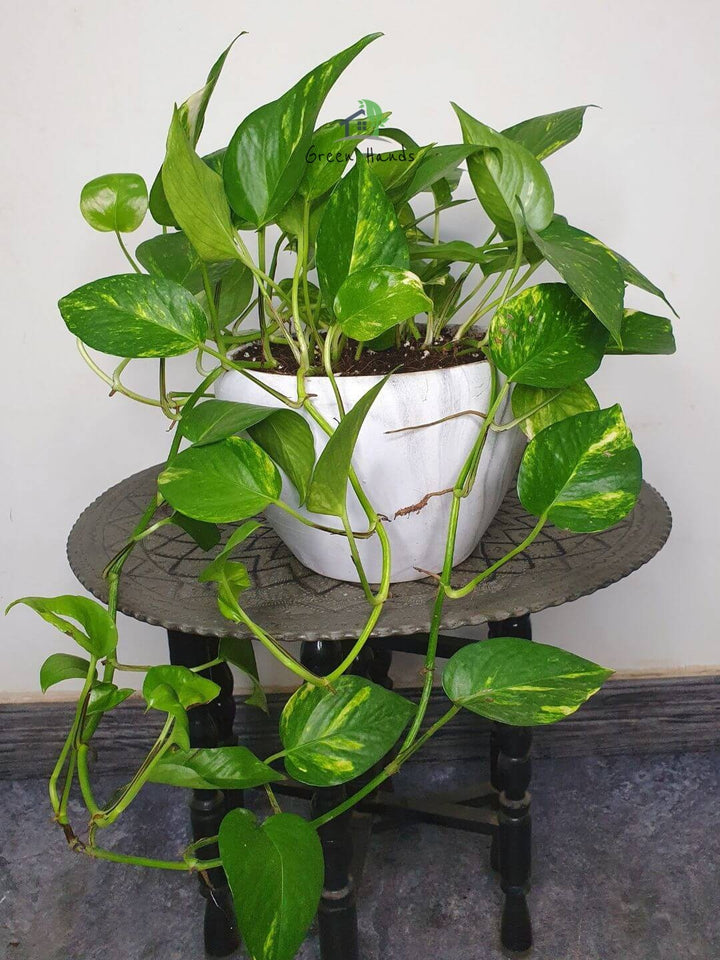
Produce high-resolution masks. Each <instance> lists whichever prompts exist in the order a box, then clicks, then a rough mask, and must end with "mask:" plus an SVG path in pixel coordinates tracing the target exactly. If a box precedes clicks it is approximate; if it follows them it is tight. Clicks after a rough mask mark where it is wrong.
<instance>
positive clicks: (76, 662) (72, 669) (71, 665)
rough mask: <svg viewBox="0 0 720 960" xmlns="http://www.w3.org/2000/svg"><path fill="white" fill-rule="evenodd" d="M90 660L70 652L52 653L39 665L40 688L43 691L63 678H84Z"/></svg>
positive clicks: (60, 681)
mask: <svg viewBox="0 0 720 960" xmlns="http://www.w3.org/2000/svg"><path fill="white" fill-rule="evenodd" d="M89 669H90V661H89V660H85V659H84V658H83V657H76V656H74V654H72V653H52V654H50V656H49V657H48V658H47V660H46V661H45V663H43V665H42V666H41V667H40V689H41V690H42V692H43V693H45V692H46V691H47V690H48V689H49V688H50V687H54V686H55V684H56V683H62V681H63V680H84V679H85V678H86V677H87V674H88V670H89Z"/></svg>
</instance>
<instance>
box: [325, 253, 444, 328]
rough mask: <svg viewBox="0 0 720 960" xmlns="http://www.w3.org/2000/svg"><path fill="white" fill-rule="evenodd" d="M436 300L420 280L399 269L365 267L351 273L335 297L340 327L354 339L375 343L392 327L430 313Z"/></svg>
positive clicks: (408, 271) (336, 314)
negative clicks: (427, 293)
mask: <svg viewBox="0 0 720 960" xmlns="http://www.w3.org/2000/svg"><path fill="white" fill-rule="evenodd" d="M431 308H432V300H431V299H430V297H428V296H427V295H426V294H425V291H424V289H423V285H422V281H421V280H420V278H419V277H418V276H417V275H416V274H414V273H411V272H410V270H400V269H399V268H398V267H385V266H374V267H365V269H364V270H358V272H357V273H353V274H351V275H350V276H349V277H348V278H347V280H346V281H345V282H344V283H343V285H342V286H341V287H340V289H339V290H338V292H337V296H336V297H335V303H334V305H333V311H334V313H335V318H336V320H337V322H338V325H339V326H340V327H341V328H342V330H343V332H344V333H345V334H346V335H347V336H348V337H351V338H352V339H353V340H361V341H365V340H374V339H375V338H376V337H379V336H380V335H381V334H383V333H384V332H385V331H386V330H389V329H390V327H394V326H395V325H396V324H398V323H402V322H403V321H404V320H407V319H409V318H410V317H414V316H415V315H416V314H417V313H427V311H428V310H430V309H431Z"/></svg>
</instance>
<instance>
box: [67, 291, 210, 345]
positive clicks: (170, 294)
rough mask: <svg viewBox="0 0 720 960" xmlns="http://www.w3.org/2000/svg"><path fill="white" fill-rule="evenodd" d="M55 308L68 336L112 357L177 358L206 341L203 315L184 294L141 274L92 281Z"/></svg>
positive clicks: (197, 304)
mask: <svg viewBox="0 0 720 960" xmlns="http://www.w3.org/2000/svg"><path fill="white" fill-rule="evenodd" d="M58 307H59V308H60V313H61V314H62V318H63V320H64V321H65V323H66V325H67V327H68V329H69V330H70V332H71V333H74V334H75V336H77V337H79V338H80V339H81V340H82V341H83V343H86V344H87V345H88V346H89V347H93V348H94V349H95V350H100V351H101V352H102V353H109V354H111V355H112V356H115V357H176V356H179V355H180V354H182V353H187V352H188V351H189V350H193V349H195V348H196V347H198V346H200V345H201V344H203V343H204V342H205V338H206V335H207V319H206V317H205V314H204V313H203V310H202V308H201V307H200V305H199V303H198V302H197V300H195V298H194V297H193V296H192V294H191V293H189V291H187V290H186V289H185V288H184V287H181V286H180V285H179V284H177V283H173V282H172V281H171V280H163V279H161V278H160V277H151V276H147V275H145V274H144V273H142V274H139V273H131V274H121V275H120V276H116V277H105V278H104V279H101V280H93V281H92V283H86V284H85V286H83V287H78V288H77V290H73V292H72V293H68V294H67V296H65V297H63V298H62V300H60V302H59V303H58Z"/></svg>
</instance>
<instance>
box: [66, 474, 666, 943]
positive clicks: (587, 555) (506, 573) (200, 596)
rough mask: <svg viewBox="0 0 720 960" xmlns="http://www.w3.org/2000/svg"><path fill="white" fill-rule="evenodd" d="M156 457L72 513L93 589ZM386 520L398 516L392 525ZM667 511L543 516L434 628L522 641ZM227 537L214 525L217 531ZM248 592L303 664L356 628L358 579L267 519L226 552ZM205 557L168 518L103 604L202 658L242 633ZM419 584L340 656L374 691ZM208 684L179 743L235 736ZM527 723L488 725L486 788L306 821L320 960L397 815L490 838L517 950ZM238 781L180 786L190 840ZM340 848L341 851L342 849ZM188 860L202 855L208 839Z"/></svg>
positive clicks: (624, 572) (336, 797)
mask: <svg viewBox="0 0 720 960" xmlns="http://www.w3.org/2000/svg"><path fill="white" fill-rule="evenodd" d="M159 469H160V467H151V468H149V469H148V470H144V471H142V472H141V473H138V474H135V475H134V476H132V477H130V478H128V479H127V480H124V481H122V483H120V484H118V485H117V486H115V487H112V488H111V489H110V490H108V491H107V492H106V493H104V494H103V495H102V496H101V497H99V498H98V499H97V500H96V501H95V502H94V503H93V504H91V505H90V506H89V507H88V508H87V509H86V510H85V512H84V513H83V514H82V516H81V517H80V518H79V520H78V521H77V523H76V524H75V526H74V527H73V530H72V532H71V534H70V538H69V541H68V557H69V560H70V565H71V567H72V569H73V570H74V572H75V574H76V575H77V577H78V579H79V580H80V581H81V583H82V584H83V585H84V586H85V587H86V588H87V589H88V590H90V591H91V592H92V593H93V594H95V596H97V597H99V598H101V599H103V600H105V599H106V585H105V582H104V581H103V579H102V576H101V571H102V569H103V567H104V566H105V564H106V563H107V561H108V560H109V559H110V558H111V557H112V556H113V555H114V554H115V553H116V552H117V551H118V550H119V549H120V548H121V547H122V546H123V544H124V543H125V541H126V539H127V537H128V535H129V534H130V532H131V530H132V528H133V526H134V525H135V523H136V522H137V518H138V516H139V515H140V514H141V513H142V511H143V510H144V508H145V506H146V505H147V503H148V501H149V500H150V498H151V497H152V496H153V495H154V492H155V477H156V476H157V473H158V471H159ZM395 522H398V523H402V519H400V520H397V521H395ZM533 525H534V520H533V519H532V518H531V517H529V516H528V515H527V514H526V513H525V512H524V510H523V509H522V507H521V506H520V504H519V502H518V501H517V498H516V496H515V494H514V493H510V494H508V496H507V497H506V499H505V502H504V503H503V505H502V507H501V509H500V511H499V512H498V515H497V517H496V519H495V520H494V522H493V524H492V525H491V527H490V529H489V530H488V531H487V533H486V534H485V536H484V537H483V542H482V544H481V545H480V546H479V547H478V548H477V550H476V551H475V553H474V554H473V555H472V556H471V557H470V558H468V560H466V561H465V562H464V563H462V564H460V566H459V567H458V568H456V573H457V579H458V581H459V582H463V581H464V580H466V579H469V577H470V576H472V575H474V574H475V573H477V572H479V571H480V570H482V569H485V568H486V567H487V566H488V564H490V563H492V562H493V561H494V560H496V559H498V558H499V557H501V556H503V555H504V554H505V553H506V552H507V551H508V549H510V548H511V547H512V546H514V545H515V544H517V543H520V542H521V541H522V540H523V539H524V537H525V536H526V535H527V533H528V532H529V530H530V529H531V528H532V526H533ZM670 525H671V518H670V512H669V510H668V508H667V505H666V504H665V502H664V501H663V499H662V497H661V496H660V495H659V494H658V493H657V492H656V491H655V490H653V488H652V487H650V486H649V485H648V484H643V488H642V492H641V494H640V498H639V501H638V503H637V506H636V507H635V510H634V511H633V512H632V514H630V516H629V517H627V518H626V519H625V520H624V521H622V523H620V524H618V525H617V526H616V527H613V528H612V529H610V530H607V531H605V532H604V533H600V534H571V533H568V532H566V531H560V530H557V529H555V528H554V527H551V526H546V527H545V528H544V529H543V531H542V533H541V534H540V536H539V537H538V538H537V540H536V541H535V542H534V543H533V544H532V545H531V546H530V548H529V549H528V550H527V551H525V552H524V553H522V554H519V555H518V556H517V557H515V558H514V559H513V560H511V561H510V562H508V563H507V564H506V565H505V566H504V567H502V568H501V569H500V570H499V571H498V572H497V573H496V574H495V575H494V577H493V578H492V579H491V580H489V581H488V582H487V583H486V584H484V585H483V586H481V587H480V588H479V589H478V590H476V591H475V592H474V593H473V594H471V595H469V596H468V597H465V598H463V599H461V600H455V601H448V602H447V603H446V605H445V615H444V618H443V628H444V629H446V630H448V629H452V628H458V627H467V626H470V625H474V624H480V623H488V624H489V630H490V635H491V636H511V635H514V636H522V637H526V638H528V639H530V616H529V614H530V613H533V612H536V611H539V610H542V609H544V608H545V607H549V606H556V605H559V604H562V603H565V602H567V601H570V600H574V599H577V598H578V597H581V596H585V595H587V594H590V593H593V592H594V591H596V590H599V589H600V588H602V587H605V586H608V585H610V584H611V583H614V582H616V581H618V580H620V579H622V578H623V577H626V576H628V575H629V574H630V573H632V572H633V571H634V570H636V569H637V568H638V567H640V566H642V565H643V564H644V563H646V562H647V561H648V560H650V559H651V557H653V556H654V555H655V554H656V553H657V552H658V550H660V549H661V547H662V546H663V544H664V543H665V540H666V539H667V537H668V534H669V532H670ZM226 532H227V531H226ZM238 556H239V557H240V558H241V559H242V560H243V562H244V563H245V564H246V565H247V567H248V571H249V573H250V576H251V580H252V587H251V588H250V589H248V590H247V591H246V592H245V593H244V594H243V600H242V602H243V607H244V608H245V609H246V610H247V612H248V614H249V615H250V616H251V617H253V618H254V619H255V620H257V621H258V622H259V623H261V624H262V625H263V627H264V629H266V630H267V632H268V633H270V634H271V635H273V636H274V637H276V638H277V639H280V640H284V641H296V642H300V643H302V648H301V651H302V652H301V659H302V660H303V662H304V663H305V665H306V666H308V667H309V668H311V669H312V670H314V671H315V672H316V673H318V674H326V673H329V672H330V671H331V670H332V669H333V668H334V667H335V666H336V664H337V663H338V662H339V658H340V657H341V656H342V650H343V647H344V646H346V644H347V642H348V641H351V640H352V639H353V638H354V637H356V636H357V633H358V630H359V628H360V626H361V625H362V623H363V621H364V619H365V616H366V605H365V599H364V596H363V592H362V589H361V588H360V587H357V586H355V585H353V584H348V583H344V582H341V581H336V580H329V579H327V578H325V577H321V576H319V575H318V574H315V573H313V572H312V571H310V570H308V569H307V568H305V567H303V566H302V565H301V564H300V563H299V562H298V561H297V560H296V559H295V558H294V557H292V556H291V554H290V553H289V552H288V550H287V548H286V547H285V545H284V544H283V543H282V542H281V541H280V540H279V538H278V537H277V536H276V535H275V533H273V531H272V530H270V529H269V528H268V527H266V526H263V527H261V528H260V529H259V530H258V531H256V533H255V534H254V535H253V536H251V537H250V538H249V539H248V540H247V541H245V542H244V543H243V544H242V545H241V546H240V547H239V548H238ZM207 562H208V554H206V553H204V552H203V551H202V550H201V549H200V548H199V547H197V546H196V545H195V544H194V543H193V541H192V540H191V539H190V538H189V536H188V535H187V534H185V533H184V532H183V531H182V530H180V529H179V528H177V527H175V526H165V527H162V528H160V529H159V530H158V531H157V532H156V533H155V534H154V535H153V536H152V537H149V538H147V539H146V540H143V541H141V542H140V543H139V544H138V545H137V547H136V549H135V550H134V551H133V553H132V555H131V556H130V558H129V560H128V562H127V564H126V566H125V569H124V571H123V577H122V583H121V590H120V603H119V609H120V611H121V612H123V613H125V614H127V615H129V616H131V617H135V618H136V619H138V620H143V621H146V622H148V623H152V624H156V625H158V626H163V627H165V628H166V629H167V631H168V637H169V643H170V659H171V662H172V663H175V664H182V665H184V666H188V667H190V666H198V665H199V664H202V663H207V662H208V661H210V660H212V659H213V658H214V657H215V656H216V651H217V642H218V639H219V638H221V637H223V636H229V635H244V634H243V632H242V629H241V627H240V626H238V625H235V624H232V623H229V622H228V621H226V620H225V619H224V618H223V617H222V615H221V614H220V612H219V611H218V609H217V605H216V602H215V595H214V590H213V588H212V585H211V584H201V583H199V582H198V580H197V575H198V573H199V572H200V570H201V569H202V567H203V566H204V565H205V564H206V563H207ZM434 593H435V588H434V585H433V583H432V581H430V580H423V581H416V582H413V583H403V584H396V585H394V586H393V587H392V591H391V597H390V599H389V601H388V603H387V605H386V608H385V610H384V611H383V616H382V617H381V619H380V623H379V626H378V629H377V630H376V631H375V633H374V634H373V637H372V639H371V641H370V642H369V644H368V645H367V646H366V648H365V650H364V651H363V653H362V655H361V656H360V657H359V658H358V660H357V661H356V663H355V665H354V668H353V669H354V672H357V673H362V674H363V675H365V676H368V677H370V678H371V679H372V680H373V681H375V682H376V683H381V684H385V685H388V686H389V685H390V679H389V676H388V670H389V668H390V663H391V658H392V651H403V652H409V653H416V654H422V653H424V649H425V645H426V642H427V634H426V633H424V632H423V631H426V630H427V629H428V627H429V615H430V606H431V601H432V598H433V596H434ZM468 642H472V641H469V640H467V639H465V638H460V637H455V636H449V635H443V636H442V637H441V638H440V643H439V647H438V656H439V657H440V658H445V657H449V656H452V654H453V653H454V652H455V651H456V650H458V649H459V648H460V647H462V646H463V645H464V644H466V643H468ZM205 675H206V676H208V677H209V678H210V679H212V680H214V681H215V682H216V683H218V684H219V685H220V688H221V694H220V696H219V697H218V698H217V699H216V700H215V701H213V702H212V703H209V704H207V705H205V706H202V707H196V708H194V709H192V710H191V711H189V719H190V739H191V743H192V744H193V745H194V746H199V747H211V746H220V745H230V744H234V743H236V742H237V735H236V734H235V733H234V732H233V719H234V715H235V701H234V699H233V680H232V674H231V671H230V669H229V667H228V666H227V665H226V664H222V665H220V666H215V667H212V668H210V669H209V670H208V671H206V673H205ZM531 743H532V731H531V729H529V728H525V727H511V726H507V725H505V724H500V723H496V724H494V725H493V730H492V736H491V756H490V783H489V784H487V785H478V784H472V785H469V786H468V788H467V789H466V790H461V791H453V792H450V793H443V794H440V795H435V796H433V797H431V798H427V797H423V798H416V799H407V798H402V799H401V798H398V797H395V796H394V794H393V793H392V792H388V791H380V792H378V793H376V794H375V795H374V796H371V797H369V798H367V799H366V800H364V801H363V802H362V803H361V804H360V805H359V806H358V808H356V811H355V812H354V813H352V814H351V813H348V814H345V815H344V816H342V817H339V818H337V819H336V820H333V821H331V822H330V823H328V824H326V825H325V826H324V827H322V828H321V830H320V837H321V841H322V845H323V850H324V853H325V890H324V892H323V897H322V900H321V903H320V907H319V911H318V915H319V930H320V946H321V954H322V958H323V960H358V958H359V956H360V954H359V950H358V939H357V921H356V907H355V887H356V880H357V877H358V876H359V872H360V869H361V864H362V859H363V855H364V848H365V846H366V844H367V842H368V840H369V833H370V829H371V828H372V826H373V824H375V826H376V828H378V829H381V828H387V827H388V825H392V823H393V821H394V820H396V819H397V817H398V816H402V817H411V818H413V819H415V820H425V821H428V822H431V823H436V824H439V825H441V826H444V827H451V828H456V829H463V830H470V831H473V832H475V833H484V834H488V835H489V836H490V837H491V853H490V859H491V864H492V866H493V868H494V869H496V870H498V872H499V876H500V884H501V887H502V890H503V893H504V895H505V897H504V899H505V902H504V908H503V915H502V922H501V939H502V943H503V946H504V947H505V948H507V949H509V950H513V951H523V950H527V949H529V948H530V946H531V944H532V932H531V924H530V915H529V912H528V907H527V900H526V895H527V890H528V885H529V879H530V834H531V821H530V794H529V793H528V787H529V784H530V748H531ZM278 792H285V793H290V794H294V795H297V796H311V802H312V806H313V810H314V812H315V815H318V814H320V813H321V812H323V811H326V810H329V809H332V808H333V807H335V806H336V805H337V804H338V803H339V802H340V801H341V800H342V799H343V797H344V796H345V788H344V787H333V788H326V789H317V790H310V789H309V788H307V787H303V786H302V785H299V784H292V783H289V782H288V783H286V784H285V785H283V784H279V785H278ZM242 803H243V796H242V791H225V792H221V791H212V790H195V791H193V795H192V800H191V803H190V817H191V823H192V830H193V836H194V838H195V839H200V838H201V837H206V836H212V835H214V834H216V833H217V832H218V827H219V825H220V822H221V820H222V818H223V816H224V815H225V812H226V811H227V810H228V809H231V808H233V807H237V806H241V805H242ZM354 848H355V849H354ZM203 854H204V856H206V857H208V858H211V857H216V856H217V850H216V849H214V848H212V847H207V848H203ZM209 880H210V884H211V886H210V887H208V885H207V884H205V883H201V891H202V893H203V896H204V897H205V898H206V901H207V902H206V909H205V946H206V950H207V952H208V953H209V954H210V955H211V956H226V955H228V954H230V953H232V952H233V951H234V950H235V949H236V948H237V946H238V936H237V931H236V927H235V921H234V916H233V908H232V900H231V897H230V894H229V890H228V888H227V883H226V879H225V875H224V873H223V871H222V869H221V868H216V869H214V870H210V871H209Z"/></svg>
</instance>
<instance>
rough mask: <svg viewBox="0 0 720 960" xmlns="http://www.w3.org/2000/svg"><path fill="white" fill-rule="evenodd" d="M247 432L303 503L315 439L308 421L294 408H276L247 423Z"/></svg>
mask: <svg viewBox="0 0 720 960" xmlns="http://www.w3.org/2000/svg"><path fill="white" fill-rule="evenodd" d="M248 433H249V434H250V437H251V438H252V439H253V440H254V441H255V443H257V445H258V446H259V447H262V448H263V450H264V451H265V453H267V454H268V456H269V457H270V458H271V459H272V460H274V461H275V463H276V464H277V465H278V466H279V467H280V469H281V470H283V471H284V472H285V474H286V475H287V478H288V480H289V481H290V482H291V483H292V485H293V486H294V487H295V489H296V490H297V493H298V497H299V498H300V503H304V502H305V498H306V497H307V493H308V488H309V486H310V477H311V476H312V472H313V467H314V466H315V441H314V440H313V435H312V430H311V429H310V427H309V426H308V424H307V421H306V420H305V419H304V418H303V417H301V416H300V414H299V413H296V412H295V411H294V410H276V411H275V412H274V413H273V414H272V415H271V416H269V417H267V418H266V419H265V420H261V421H258V422H257V423H255V424H254V425H253V426H251V427H248Z"/></svg>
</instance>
